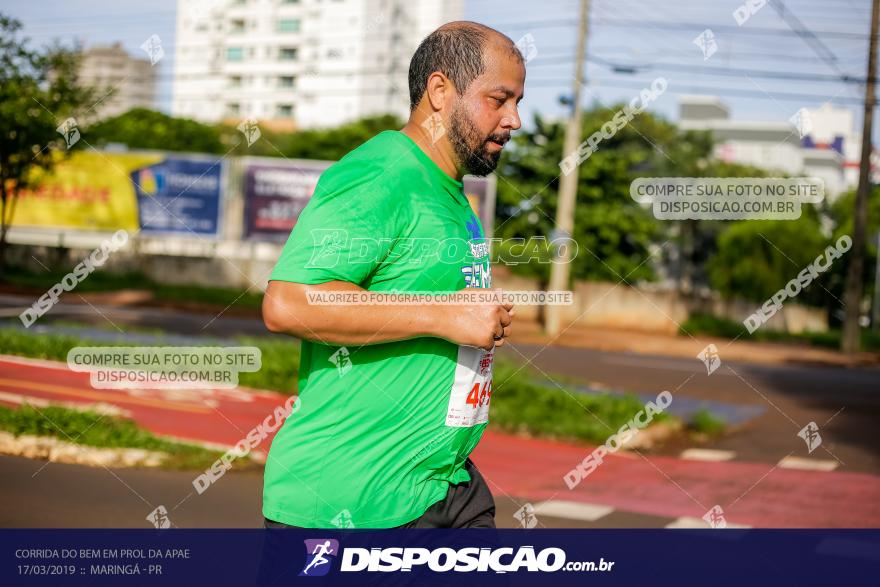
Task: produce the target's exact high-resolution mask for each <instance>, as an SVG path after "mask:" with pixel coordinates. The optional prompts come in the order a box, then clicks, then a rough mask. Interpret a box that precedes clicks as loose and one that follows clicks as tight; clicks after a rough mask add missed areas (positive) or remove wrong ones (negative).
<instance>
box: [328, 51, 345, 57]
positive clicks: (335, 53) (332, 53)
mask: <svg viewBox="0 0 880 587" xmlns="http://www.w3.org/2000/svg"><path fill="white" fill-rule="evenodd" d="M340 57H342V49H327V58H328V59H339V58H340Z"/></svg>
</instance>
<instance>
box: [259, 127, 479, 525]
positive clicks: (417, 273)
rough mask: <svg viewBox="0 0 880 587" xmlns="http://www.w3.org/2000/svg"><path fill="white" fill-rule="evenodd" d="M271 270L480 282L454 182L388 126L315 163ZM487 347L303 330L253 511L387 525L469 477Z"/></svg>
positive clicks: (373, 284)
mask: <svg viewBox="0 0 880 587" xmlns="http://www.w3.org/2000/svg"><path fill="white" fill-rule="evenodd" d="M270 280H280V281H292V282H298V283H307V284H316V283H325V282H327V281H333V280H341V281H347V282H351V283H355V284H357V285H359V286H360V287H362V288H364V289H366V290H369V291H390V290H394V291H419V292H426V291H433V292H450V291H457V290H460V289H462V288H464V287H491V285H492V283H491V280H492V277H491V266H490V263H489V255H488V247H487V242H486V241H485V238H484V234H483V229H482V225H481V224H480V221H479V219H478V218H477V216H476V215H475V214H474V213H473V211H472V209H471V207H470V204H469V203H468V200H467V197H466V196H465V195H464V192H463V190H462V183H461V182H459V181H456V180H455V179H453V178H451V177H449V176H448V175H447V174H446V173H444V172H443V171H442V170H441V169H440V168H439V167H438V166H437V165H436V164H435V163H434V162H433V161H432V160H431V159H430V158H429V157H428V156H427V155H426V154H425V153H424V152H423V151H422V150H421V149H420V148H419V147H418V146H417V145H416V143H415V142H413V141H412V140H411V139H410V138H409V137H407V136H406V135H405V134H403V133H402V132H400V131H385V132H382V133H380V134H378V135H376V136H375V137H373V138H372V139H370V140H369V141H367V142H366V143H364V144H363V145H361V146H360V147H358V148H357V149H355V150H353V151H351V152H350V153H348V154H347V155H346V156H345V157H343V158H342V159H341V160H340V161H339V162H337V163H336V164H334V165H333V166H331V167H329V168H328V169H327V170H326V171H324V173H323V174H322V175H321V177H320V179H319V181H318V184H317V186H316V188H315V193H314V196H313V197H312V199H311V200H310V201H309V203H308V205H307V206H306V207H305V209H304V210H303V212H302V214H301V215H300V217H299V220H298V221H297V223H296V225H295V226H294V228H293V231H292V232H291V233H290V238H289V239H288V241H287V244H286V245H285V246H284V250H283V251H282V253H281V257H280V259H279V260H278V264H277V265H276V266H275V269H274V271H273V273H272V275H271V277H270ZM360 308H361V309H362V311H364V312H369V311H370V306H360ZM493 355H494V349H493V351H484V350H482V349H479V348H475V347H467V346H459V345H456V344H454V343H452V342H448V341H446V340H443V339H440V338H435V337H420V338H413V339H410V340H404V341H398V342H390V343H380V344H369V345H363V346H357V345H348V346H338V345H328V344H323V343H320V342H312V341H307V340H303V341H302V354H301V363H300V372H299V393H300V399H301V407H300V409H299V411H297V412H295V413H294V414H292V415H291V416H290V417H289V418H288V420H287V421H286V422H285V423H284V425H283V426H282V427H281V429H280V430H279V432H278V434H277V435H276V437H275V439H274V441H273V443H272V447H271V450H270V451H269V458H268V461H267V463H266V471H265V485H264V490H263V515H265V516H266V517H267V518H269V519H271V520H276V521H279V522H283V523H286V524H291V525H295V526H305V527H317V528H333V527H351V526H353V527H364V528H389V527H393V526H399V525H401V524H404V523H406V522H409V521H411V520H414V519H416V518H418V517H419V516H421V515H422V514H423V513H424V512H425V510H426V509H427V508H428V507H429V506H431V505H432V504H434V503H436V502H438V501H440V500H442V499H443V498H444V497H445V496H446V492H447V489H448V487H449V484H456V483H462V482H466V481H469V480H470V475H469V474H468V473H467V471H466V470H465V469H464V463H465V460H466V459H467V457H468V455H469V454H470V453H471V451H472V450H473V449H474V447H475V446H476V445H477V443H478V442H479V440H480V437H481V436H482V434H483V430H484V428H485V427H486V422H487V421H488V415H489V400H490V397H491V385H492V362H493Z"/></svg>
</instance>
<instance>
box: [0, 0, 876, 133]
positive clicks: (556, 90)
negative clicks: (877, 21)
mask: <svg viewBox="0 0 880 587" xmlns="http://www.w3.org/2000/svg"><path fill="white" fill-rule="evenodd" d="M409 1H410V2H434V1H437V0H409ZM536 4H537V3H535V2H531V1H526V0H465V18H466V19H468V20H475V21H477V22H481V23H484V24H486V25H489V26H492V27H494V28H497V29H498V30H500V31H501V32H503V33H505V34H507V35H508V36H509V37H510V38H511V39H513V40H514V41H518V40H520V39H523V38H524V37H526V35H530V37H527V38H529V39H531V40H532V42H533V45H532V46H533V50H534V51H535V52H536V53H535V56H534V58H533V59H532V60H530V61H529V63H528V65H527V76H526V90H525V94H526V95H525V99H524V100H523V102H522V103H521V114H522V118H523V122H524V124H526V125H528V126H531V121H532V120H533V117H534V115H535V114H536V113H540V114H541V115H542V116H544V117H548V118H551V117H560V116H565V115H566V113H567V111H568V109H567V107H565V106H563V105H562V104H561V103H560V101H559V98H560V97H562V96H566V95H570V93H571V86H572V82H573V74H574V52H575V41H576V33H577V18H578V6H579V0H542V2H541V3H540V4H539V5H536ZM745 4H746V0H712V1H711V2H708V1H705V0H670V1H668V2H657V1H656V0H591V1H590V5H591V9H590V23H589V32H588V35H587V39H588V45H587V67H586V84H585V88H584V91H583V92H582V104H583V105H584V106H589V105H591V104H602V105H610V104H614V103H617V102H629V101H630V100H631V99H632V98H634V97H636V96H638V94H639V91H640V90H641V89H642V88H646V87H649V86H650V85H651V82H652V81H653V80H654V79H655V78H657V77H660V76H662V77H664V78H666V80H667V81H668V89H667V91H666V92H665V93H664V94H663V95H662V96H660V98H659V99H657V100H656V101H655V102H654V103H652V104H651V106H650V108H649V109H650V110H652V111H654V112H656V113H658V114H660V115H662V116H664V117H666V118H668V119H670V120H676V119H677V117H678V96H680V95H686V94H712V95H716V96H719V97H721V98H722V99H723V100H724V101H725V102H726V103H727V104H728V106H729V107H730V109H731V116H732V117H733V118H734V119H738V120H760V121H778V122H783V121H788V119H789V118H790V117H791V116H792V115H793V114H794V113H796V112H797V111H798V110H799V109H800V108H803V107H808V108H814V107H819V106H820V105H821V104H822V103H824V102H826V101H831V103H832V104H834V105H836V106H839V107H846V108H849V109H851V110H852V111H853V113H854V124H855V126H856V127H857V129H860V128H861V124H862V110H861V100H862V99H863V97H864V86H863V85H862V84H859V83H847V82H845V81H842V80H841V78H842V77H844V76H852V77H854V78H856V79H857V80H858V78H864V77H865V71H866V63H867V37H868V29H869V24H870V2H869V0H780V4H781V5H782V6H784V7H785V8H786V9H787V10H788V14H789V20H788V21H786V20H783V18H781V17H780V14H779V12H777V10H776V9H775V8H774V6H773V5H771V4H770V3H768V4H766V5H764V6H763V7H760V8H759V9H758V10H757V11H756V12H755V13H754V14H749V13H748V10H747V7H746V6H745ZM751 4H754V2H752V3H751ZM175 5H176V1H175V0H150V1H149V2H143V1H142V0H136V1H135V0H114V1H109V0H65V1H64V2H63V3H60V2H49V1H47V0H4V2H3V7H2V8H0V12H4V13H6V14H10V15H11V16H14V17H15V18H17V19H19V20H21V21H22V23H23V24H24V34H25V35H26V36H28V37H30V38H31V39H32V42H33V43H34V44H35V45H42V44H45V43H47V42H49V41H51V40H52V39H59V40H61V41H62V42H64V43H68V44H69V43H73V42H77V41H78V42H82V43H84V44H86V45H92V44H108V43H112V42H114V41H119V42H121V43H122V44H123V45H124V46H125V47H126V48H127V49H128V50H129V51H130V52H131V53H134V54H143V55H145V54H144V53H143V52H142V51H141V49H140V45H141V43H143V42H144V40H146V39H147V38H148V37H150V36H151V35H154V34H155V35H158V36H159V38H160V39H162V46H163V49H164V50H165V54H166V57H165V58H164V59H163V60H162V61H161V62H159V63H158V64H157V67H159V68H160V70H159V82H160V83H159V107H160V109H162V110H166V111H167V110H168V109H169V107H170V100H171V76H172V72H173V54H174V34H175ZM735 13H736V14H735ZM737 14H738V15H739V19H737V17H736V15H737ZM738 20H739V21H741V22H742V24H739V23H738ZM798 22H800V23H801V25H802V26H799V25H798V24H797V23H798ZM706 29H710V30H711V31H712V34H713V36H714V42H715V45H716V46H717V49H716V51H715V52H714V54H712V55H711V56H710V57H708V59H705V58H704V53H703V50H702V49H701V48H700V47H699V46H698V45H697V44H695V43H694V39H695V38H697V37H698V36H699V35H700V34H701V33H703V31H705V30H706ZM875 127H876V125H875ZM875 137H876V134H875Z"/></svg>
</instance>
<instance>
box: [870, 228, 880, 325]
mask: <svg viewBox="0 0 880 587" xmlns="http://www.w3.org/2000/svg"><path fill="white" fill-rule="evenodd" d="M874 238H875V239H876V240H877V251H878V253H877V258H876V261H877V262H876V263H875V267H874V308H873V310H872V311H871V327H872V328H873V329H874V330H875V331H876V332H880V231H878V232H877V234H875V235H874Z"/></svg>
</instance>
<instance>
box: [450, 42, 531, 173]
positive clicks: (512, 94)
mask: <svg viewBox="0 0 880 587" xmlns="http://www.w3.org/2000/svg"><path fill="white" fill-rule="evenodd" d="M510 51H511V49H510V48H508V45H507V44H506V43H503V42H500V41H490V42H489V43H488V46H487V47H486V50H485V51H484V53H483V59H484V61H485V64H486V67H485V71H484V72H483V74H482V75H481V76H480V77H478V78H477V79H475V80H474V81H473V82H472V83H471V85H470V86H469V87H468V89H467V91H466V92H465V93H464V94H463V95H462V96H458V95H457V94H455V97H454V100H455V102H454V104H453V106H452V112H451V114H450V116H449V126H450V128H449V141H450V143H451V144H452V148H453V150H454V151H455V155H456V157H457V158H458V160H459V163H460V164H461V166H462V168H463V169H464V170H465V173H469V174H472V175H488V174H489V173H492V171H494V170H495V167H497V166H498V159H499V158H500V157H501V150H502V149H503V147H504V144H505V143H506V142H507V141H509V140H510V133H511V131H514V130H517V129H518V128H519V127H520V126H522V125H521V123H520V119H519V112H518V111H517V104H519V101H520V100H522V97H523V86H524V85H525V78H526V71H525V67H524V66H523V64H522V61H521V60H519V59H517V58H516V56H514V55H511V53H510Z"/></svg>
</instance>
